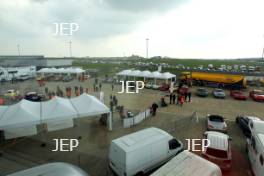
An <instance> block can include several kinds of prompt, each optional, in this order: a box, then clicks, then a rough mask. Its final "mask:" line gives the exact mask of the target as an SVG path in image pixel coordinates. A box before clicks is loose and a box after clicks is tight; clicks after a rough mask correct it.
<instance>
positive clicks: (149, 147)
mask: <svg viewBox="0 0 264 176" xmlns="http://www.w3.org/2000/svg"><path fill="white" fill-rule="evenodd" d="M182 150H183V144H182V142H180V141H178V140H177V139H175V138H173V136H171V135H170V134H168V133H167V132H165V131H163V130H161V129H158V128H154V127H151V128H147V129H144V130H141V131H138V132H135V133H132V134H129V135H126V136H123V137H120V138H117V139H115V140H112V142H111V146H110V150H109V168H110V169H111V171H112V172H114V173H115V174H117V175H119V176H121V175H122V176H130V175H140V174H144V173H147V172H149V171H151V170H153V169H154V168H157V167H159V166H161V165H162V164H164V163H165V162H167V161H168V160H169V159H171V158H172V157H174V156H175V155H176V154H178V153H179V152H181V151H182Z"/></svg>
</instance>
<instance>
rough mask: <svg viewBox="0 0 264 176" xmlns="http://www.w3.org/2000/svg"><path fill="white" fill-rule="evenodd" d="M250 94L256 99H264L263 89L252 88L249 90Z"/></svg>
mask: <svg viewBox="0 0 264 176" xmlns="http://www.w3.org/2000/svg"><path fill="white" fill-rule="evenodd" d="M249 96H250V97H251V98H252V99H253V100H254V101H264V91H263V90H252V91H250V92H249Z"/></svg>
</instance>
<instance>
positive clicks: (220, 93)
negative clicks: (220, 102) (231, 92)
mask: <svg viewBox="0 0 264 176" xmlns="http://www.w3.org/2000/svg"><path fill="white" fill-rule="evenodd" d="M213 96H214V97H215V98H225V96H226V94H225V91H224V90H223V89H214V90H213Z"/></svg>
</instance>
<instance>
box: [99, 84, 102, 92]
mask: <svg viewBox="0 0 264 176" xmlns="http://www.w3.org/2000/svg"><path fill="white" fill-rule="evenodd" d="M99 90H100V91H101V90H102V83H100V84H99Z"/></svg>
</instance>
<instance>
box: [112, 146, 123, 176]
mask: <svg viewBox="0 0 264 176" xmlns="http://www.w3.org/2000/svg"><path fill="white" fill-rule="evenodd" d="M125 158H126V155H125V152H124V151H123V150H122V149H121V148H120V147H118V146H117V145H116V144H115V143H113V142H112V143H111V146H110V151H109V167H110V168H111V169H112V170H113V171H114V172H115V173H116V174H117V175H124V173H125Z"/></svg>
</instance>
